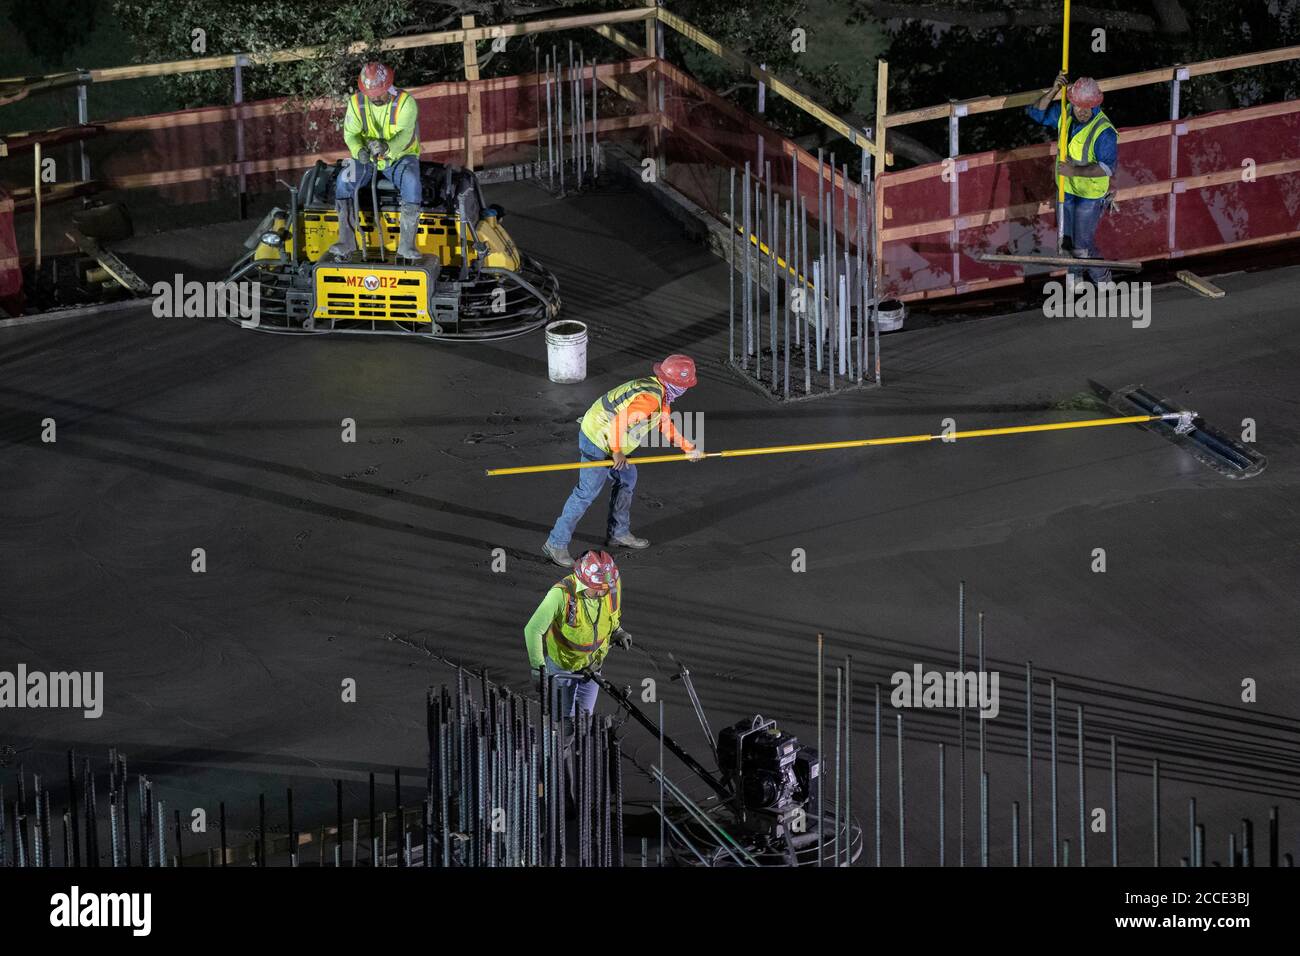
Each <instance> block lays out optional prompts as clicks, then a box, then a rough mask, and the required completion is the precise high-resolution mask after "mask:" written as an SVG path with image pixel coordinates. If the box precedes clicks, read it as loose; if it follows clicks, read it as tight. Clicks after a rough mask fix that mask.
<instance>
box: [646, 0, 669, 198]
mask: <svg viewBox="0 0 1300 956" xmlns="http://www.w3.org/2000/svg"><path fill="white" fill-rule="evenodd" d="M644 4H645V6H646V7H647V8H648V9H649V15H648V16H647V17H646V20H645V51H646V56H649V57H653V58H655V59H658V58H660V57H662V56H663V50H661V49H660V48H659V35H660V30H659V13H658V11H659V0H644ZM662 97H663V80H662V79H661V78H660V76H659V71H658V70H657V69H655V67H654V66H653V65H651V66H650V67H649V68H648V69H647V70H646V71H645V103H646V112H647V113H649V114H650V116H651V117H652V118H653V120H654V122H653V124H652V125H651V126H650V149H651V152H652V153H653V154H654V161H655V172H656V174H657V175H659V176H662V175H663V123H664V116H663V103H662Z"/></svg>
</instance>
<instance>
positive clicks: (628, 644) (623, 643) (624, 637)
mask: <svg viewBox="0 0 1300 956" xmlns="http://www.w3.org/2000/svg"><path fill="white" fill-rule="evenodd" d="M614 643H615V644H617V645H618V646H619V647H621V648H623V650H625V651H627V650H631V649H632V635H631V634H629V633H628V632H627V631H625V630H623V628H621V627H620V628H617V629H616V630H615V631H614Z"/></svg>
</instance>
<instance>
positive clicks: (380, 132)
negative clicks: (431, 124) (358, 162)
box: [352, 90, 420, 169]
mask: <svg viewBox="0 0 1300 956" xmlns="http://www.w3.org/2000/svg"><path fill="white" fill-rule="evenodd" d="M410 95H411V94H410V93H407V92H406V91H405V90H398V91H397V95H396V96H394V97H393V99H392V101H391V102H390V103H389V104H388V115H387V117H386V119H385V121H384V123H383V124H382V127H381V128H379V129H374V128H373V127H372V126H371V123H370V119H371V117H370V110H369V109H368V108H367V106H366V98H365V96H364V95H363V94H361V93H356V94H354V95H353V97H352V108H353V109H355V110H356V111H357V119H359V120H360V121H361V136H362V138H363V139H365V140H372V139H380V140H383V141H384V142H385V143H390V146H391V142H390V141H391V140H392V138H393V137H394V136H396V135H397V114H398V112H399V111H400V110H401V107H402V105H403V104H404V103H405V102H406V98H407V97H409V96H410ZM419 152H420V130H419V127H418V125H417V126H416V128H414V129H412V130H411V138H410V139H409V140H408V141H407V142H406V143H405V144H404V145H403V146H402V148H401V149H394V150H391V151H390V153H389V154H388V155H387V156H385V157H384V158H383V159H382V160H380V161H379V164H378V165H379V167H380V168H381V169H382V168H383V167H385V166H387V165H388V164H389V163H392V162H396V161H397V160H399V159H401V158H402V157H404V156H410V155H413V154H417V153H419Z"/></svg>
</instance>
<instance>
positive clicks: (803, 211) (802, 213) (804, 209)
mask: <svg viewBox="0 0 1300 956" xmlns="http://www.w3.org/2000/svg"><path fill="white" fill-rule="evenodd" d="M799 219H800V223H801V225H800V229H799V235H800V245H799V261H800V263H801V264H802V266H803V271H804V275H805V277H806V276H807V273H808V265H809V263H808V204H807V202H806V201H805V200H804V197H803V196H800V197H799ZM799 290H800V292H801V293H802V294H801V299H802V302H801V304H802V305H803V309H802V311H800V312H799V314H798V316H797V318H798V321H797V322H796V324H795V329H796V332H795V342H796V343H797V342H798V341H799V334H800V333H799V330H802V334H803V393H804V395H805V396H809V395H811V394H812V372H811V371H810V369H811V365H810V356H809V354H808V353H809V352H810V351H811V350H810V349H809V348H808V345H809V343H808V284H807V282H806V281H804V280H802V279H801V280H800V285H799Z"/></svg>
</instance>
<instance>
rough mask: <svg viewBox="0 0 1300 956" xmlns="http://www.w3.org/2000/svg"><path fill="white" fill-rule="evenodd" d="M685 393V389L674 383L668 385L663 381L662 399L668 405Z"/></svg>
mask: <svg viewBox="0 0 1300 956" xmlns="http://www.w3.org/2000/svg"><path fill="white" fill-rule="evenodd" d="M685 394H686V389H684V388H678V387H677V386H676V385H669V384H668V383H667V382H665V383H664V399H665V400H666V401H667V402H668V403H669V404H670V405H671V404H672V403H673V402H675V401H677V399H679V398H681V397H682V396H683V395H685Z"/></svg>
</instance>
